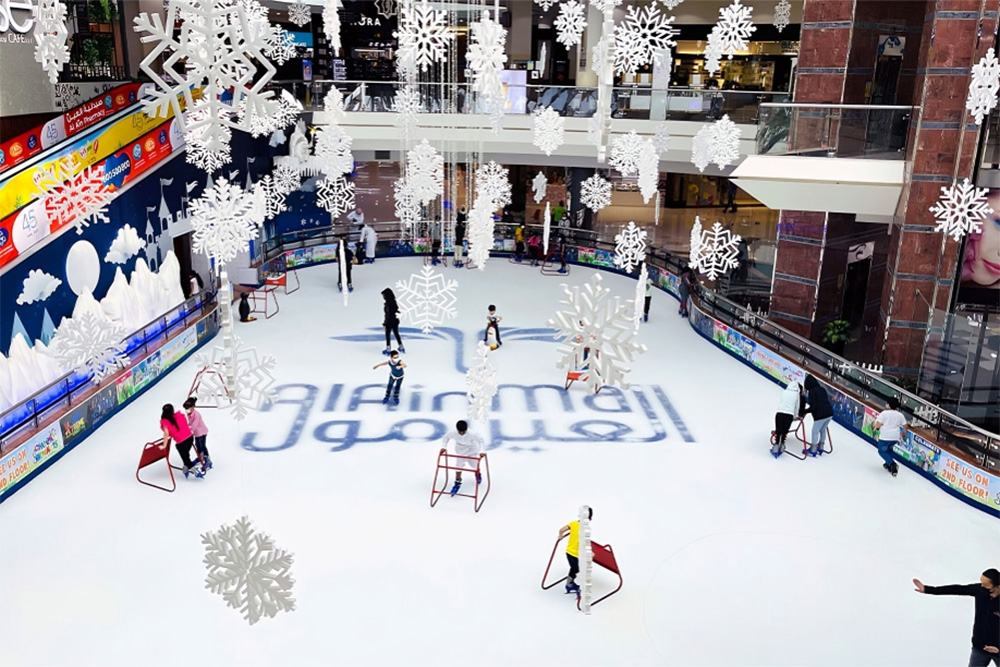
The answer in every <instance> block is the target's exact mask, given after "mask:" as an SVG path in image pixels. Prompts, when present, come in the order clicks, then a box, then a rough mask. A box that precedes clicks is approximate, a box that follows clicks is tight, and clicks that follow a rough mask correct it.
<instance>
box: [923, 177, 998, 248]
mask: <svg viewBox="0 0 1000 667" xmlns="http://www.w3.org/2000/svg"><path fill="white" fill-rule="evenodd" d="M988 192H989V191H988V190H987V189H986V188H977V187H976V186H975V185H973V184H972V183H970V182H969V179H967V178H966V179H964V180H963V181H962V182H961V183H957V184H955V185H952V186H951V187H950V188H941V197H940V198H939V199H938V200H937V202H936V203H935V204H934V206H931V208H930V211H931V213H933V214H934V217H935V218H936V219H937V227H935V228H934V231H936V232H944V233H945V234H950V235H951V237H952V238H953V239H955V241H956V242H958V241H961V240H962V237H963V236H965V235H966V234H976V233H978V232H981V231H983V220H985V219H986V218H987V217H988V216H989V215H990V214H991V213H993V209H992V208H990V206H989V204H988V203H987V200H986V195H987V193H988Z"/></svg>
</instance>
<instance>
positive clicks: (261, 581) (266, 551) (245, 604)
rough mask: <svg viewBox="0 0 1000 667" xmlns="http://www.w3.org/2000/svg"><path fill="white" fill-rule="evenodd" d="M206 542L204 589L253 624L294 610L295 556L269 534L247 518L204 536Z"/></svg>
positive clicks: (202, 537)
mask: <svg viewBox="0 0 1000 667" xmlns="http://www.w3.org/2000/svg"><path fill="white" fill-rule="evenodd" d="M201 543H202V544H204V545H205V561H204V562H205V567H206V568H207V569H208V576H207V577H206V578H205V588H207V589H208V590H210V591H211V592H213V593H216V594H218V595H221V596H222V599H223V600H225V601H226V605H227V606H229V607H231V608H233V609H236V610H239V611H240V612H242V614H243V618H244V620H246V621H248V622H249V623H250V625H253V624H254V623H256V622H257V621H259V620H260V619H262V618H264V617H265V616H266V617H268V618H274V617H275V616H277V615H278V612H279V611H294V610H295V599H294V598H293V597H292V586H293V585H294V584H295V580H294V579H292V577H291V573H290V571H289V570H290V569H291V567H292V562H293V558H294V557H293V556H292V554H290V553H288V552H286V551H285V550H284V549H278V548H277V547H276V546H275V545H274V540H272V539H271V537H270V536H269V535H264V534H261V533H257V532H255V531H254V528H253V524H252V523H251V522H250V519H249V518H248V517H243V518H241V519H240V520H239V521H237V522H236V523H235V524H234V525H232V526H222V527H221V528H219V530H217V531H216V532H214V533H205V534H204V535H202V536H201Z"/></svg>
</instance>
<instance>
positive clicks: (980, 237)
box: [956, 188, 1000, 308]
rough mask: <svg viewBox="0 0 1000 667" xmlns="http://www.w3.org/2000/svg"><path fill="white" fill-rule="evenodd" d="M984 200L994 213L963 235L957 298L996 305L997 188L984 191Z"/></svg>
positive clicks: (999, 265) (999, 291)
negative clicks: (963, 241)
mask: <svg viewBox="0 0 1000 667" xmlns="http://www.w3.org/2000/svg"><path fill="white" fill-rule="evenodd" d="M986 203H987V204H988V205H989V207H990V208H992V209H993V213H991V214H990V215H989V216H988V217H987V218H986V220H983V223H982V229H981V230H980V231H978V232H974V233H972V234H969V235H968V236H966V239H965V247H964V249H963V251H962V261H961V262H959V265H958V294H957V295H956V301H957V302H958V303H961V304H966V305H976V306H987V307H990V308H996V305H997V303H1000V188H996V189H992V190H989V191H988V192H987V195H986Z"/></svg>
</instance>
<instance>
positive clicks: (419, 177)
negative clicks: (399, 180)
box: [406, 139, 444, 204]
mask: <svg viewBox="0 0 1000 667" xmlns="http://www.w3.org/2000/svg"><path fill="white" fill-rule="evenodd" d="M406 182H407V184H409V186H410V189H411V191H412V193H413V197H414V198H415V199H416V200H417V201H418V202H420V203H421V204H427V203H429V202H431V201H432V200H434V199H436V198H438V197H440V196H441V195H443V194H444V157H442V156H441V155H440V154H439V153H438V152H437V149H436V148H434V147H433V146H431V145H430V143H429V142H428V141H427V140H426V139H424V140H422V141H421V142H420V143H419V144H417V146H415V147H414V148H411V149H410V151H409V152H408V153H407V154H406Z"/></svg>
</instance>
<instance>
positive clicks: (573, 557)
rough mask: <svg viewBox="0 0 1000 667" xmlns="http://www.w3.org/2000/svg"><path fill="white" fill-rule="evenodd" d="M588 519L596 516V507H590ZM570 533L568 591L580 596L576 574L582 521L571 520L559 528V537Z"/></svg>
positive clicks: (567, 554) (567, 556)
mask: <svg viewBox="0 0 1000 667" xmlns="http://www.w3.org/2000/svg"><path fill="white" fill-rule="evenodd" d="M587 509H588V517H587V518H588V519H591V520H592V519H593V518H594V508H593V507H588V508H587ZM567 535H569V541H568V542H567V543H566V560H568V561H569V577H567V578H566V592H567V593H576V594H577V596H578V597H579V595H580V586H579V585H577V583H576V575H577V574H579V573H580V522H579V521H570V522H569V523H567V524H566V525H565V526H563V527H562V528H560V529H559V539H560V540H561V539H562V538H564V537H566V536H567Z"/></svg>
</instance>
